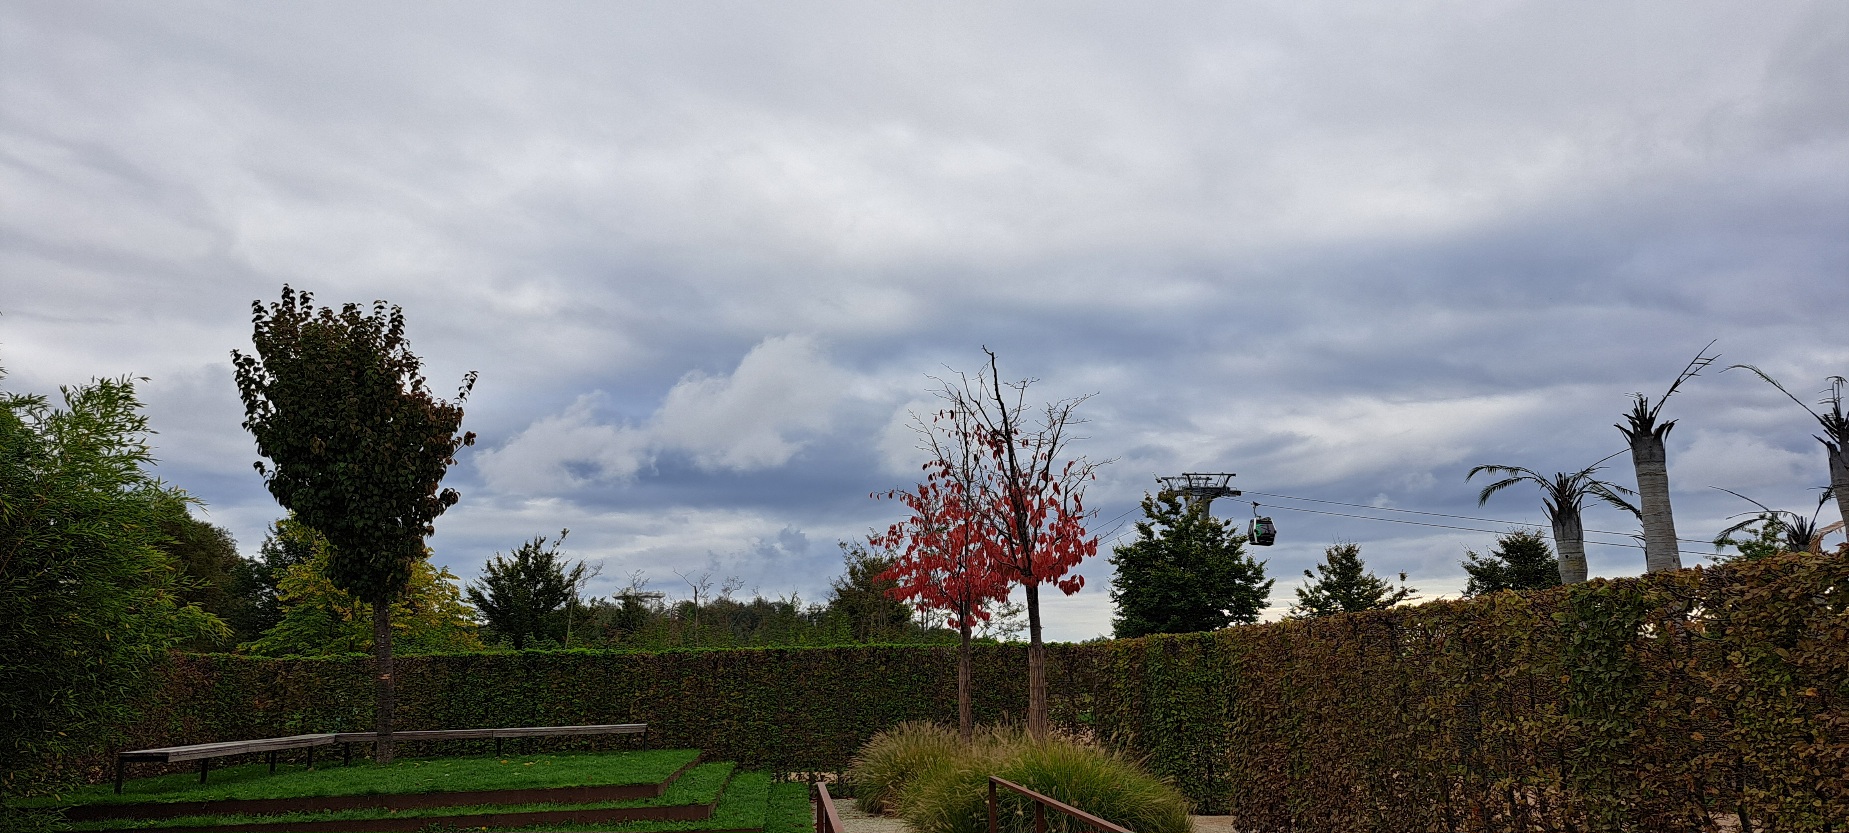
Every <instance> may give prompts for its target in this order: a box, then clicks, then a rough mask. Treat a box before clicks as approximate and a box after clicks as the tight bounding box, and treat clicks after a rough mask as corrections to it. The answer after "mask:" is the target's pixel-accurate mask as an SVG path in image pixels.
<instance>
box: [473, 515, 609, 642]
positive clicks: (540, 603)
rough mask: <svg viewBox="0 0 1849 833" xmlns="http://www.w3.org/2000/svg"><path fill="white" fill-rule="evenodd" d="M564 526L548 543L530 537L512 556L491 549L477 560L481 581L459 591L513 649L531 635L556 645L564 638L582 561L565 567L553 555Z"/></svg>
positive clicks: (581, 580) (582, 577) (582, 572)
mask: <svg viewBox="0 0 1849 833" xmlns="http://www.w3.org/2000/svg"><path fill="white" fill-rule="evenodd" d="M569 531H570V530H561V531H560V532H559V537H558V538H557V539H555V540H553V541H551V542H548V541H547V540H546V537H545V536H543V535H541V536H538V537H535V538H534V539H533V540H531V541H528V542H526V543H524V544H521V545H520V546H519V547H518V548H516V549H515V550H514V551H513V557H512V558H503V557H502V556H501V554H500V553H498V552H497V553H495V554H494V557H493V558H490V559H488V562H487V563H486V564H484V565H482V575H481V580H480V581H478V582H474V583H471V584H470V585H469V589H468V591H467V592H466V594H465V595H466V596H467V598H468V600H469V604H472V605H474V606H475V609H476V610H478V611H480V612H481V616H482V619H483V620H484V621H486V622H487V623H488V630H489V632H490V636H491V637H492V638H493V639H495V640H496V641H506V642H509V643H512V644H513V647H514V650H516V651H518V650H522V649H525V648H527V647H530V646H531V644H532V643H533V642H534V641H536V640H537V641H540V642H543V643H551V644H557V643H558V642H559V641H560V640H561V639H563V638H564V636H565V634H566V628H567V627H568V626H569V624H570V623H569V622H568V621H567V616H569V615H570V610H569V608H568V606H569V605H571V603H572V602H574V601H575V600H576V599H577V593H578V588H579V587H580V586H581V585H582V584H583V583H584V580H585V578H586V575H585V567H584V562H582V561H580V562H578V563H576V564H573V565H570V566H569V567H567V566H566V563H565V561H564V559H562V558H560V557H559V547H560V546H562V545H563V544H564V543H565V536H566V534H567V533H568V532H569Z"/></svg>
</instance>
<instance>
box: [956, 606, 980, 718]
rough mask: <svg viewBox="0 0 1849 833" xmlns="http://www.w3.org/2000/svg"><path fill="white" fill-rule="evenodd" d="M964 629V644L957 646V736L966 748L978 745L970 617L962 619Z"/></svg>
mask: <svg viewBox="0 0 1849 833" xmlns="http://www.w3.org/2000/svg"><path fill="white" fill-rule="evenodd" d="M962 619H963V627H961V628H959V629H958V630H959V631H960V632H961V634H962V636H963V642H962V643H961V644H959V645H958V646H957V734H958V735H959V736H961V737H962V738H963V745H964V746H972V745H974V744H975V743H976V717H975V714H974V712H973V711H972V710H971V708H970V702H969V701H970V673H969V615H968V614H967V613H966V614H964V615H963V617H962Z"/></svg>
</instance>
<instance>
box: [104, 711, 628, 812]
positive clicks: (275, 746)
mask: <svg viewBox="0 0 1849 833" xmlns="http://www.w3.org/2000/svg"><path fill="white" fill-rule="evenodd" d="M578 735H640V736H641V742H642V748H644V749H647V748H648V724H647V723H610V724H603V725H597V726H517V727H512V728H502V729H420V730H417V731H411V732H393V733H392V740H393V741H401V740H488V739H490V738H492V739H493V740H494V754H496V755H499V754H501V742H502V741H503V740H506V739H507V738H539V737H570V736H578ZM378 742H379V736H378V734H377V733H375V732H330V733H326V734H319V735H291V736H289V737H286V738H262V739H259V740H233V741H225V742H222V743H195V744H193V745H191V746H163V747H161V748H159V749H136V750H133V751H130V752H117V753H116V793H117V794H118V795H119V794H121V792H122V778H123V773H124V772H125V770H126V768H127V765H128V764H130V763H136V762H153V763H163V764H170V763H178V762H181V761H198V762H199V783H201V784H203V783H205V774H206V770H207V769H209V768H210V766H211V761H212V759H213V758H222V757H225V756H227V755H247V754H251V753H256V752H264V753H268V755H269V763H270V771H271V772H275V771H276V753H278V752H283V751H287V750H290V749H307V750H308V765H309V766H310V767H313V766H314V764H315V747H317V746H329V745H332V744H336V743H338V744H340V745H341V758H342V759H343V762H344V763H348V764H351V763H353V744H355V743H378Z"/></svg>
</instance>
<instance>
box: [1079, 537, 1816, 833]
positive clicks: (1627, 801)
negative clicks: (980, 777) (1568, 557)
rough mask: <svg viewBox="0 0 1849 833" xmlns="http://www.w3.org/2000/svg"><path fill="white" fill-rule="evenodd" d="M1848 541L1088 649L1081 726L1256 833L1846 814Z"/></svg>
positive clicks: (1773, 825) (1697, 825)
mask: <svg viewBox="0 0 1849 833" xmlns="http://www.w3.org/2000/svg"><path fill="white" fill-rule="evenodd" d="M1846 611H1849V558H1845V557H1844V556H1843V555H1842V554H1837V555H1825V556H1787V557H1780V558H1777V559H1771V560H1767V561H1761V562H1754V563H1746V564H1739V565H1735V566H1730V567H1728V568H1726V569H1708V570H1686V571H1682V572H1678V573H1674V574H1667V575H1660V576H1652V577H1649V578H1645V579H1632V580H1621V581H1595V582H1590V583H1587V584H1580V585H1574V586H1571V587H1566V588H1560V589H1557V590H1553V591H1548V592H1544V593H1535V594H1523V595H1518V594H1514V593H1504V594H1498V595H1494V596H1490V597H1486V598H1480V599H1474V600H1469V601H1451V602H1436V603H1432V604H1426V605H1421V606H1418V607H1412V608H1401V609H1395V610H1387V611H1376V612H1371V613H1364V614H1357V615H1344V616H1335V617H1329V618H1325V619H1315V620H1308V621H1291V622H1282V623H1278V624H1272V625H1263V626H1258V627H1246V628H1233V629H1230V630H1225V631H1219V632H1216V633H1213V634H1200V635H1187V636H1170V637H1152V638H1146V639H1141V640H1126V641H1119V642H1113V643H1109V644H1105V645H1101V646H1099V647H1098V648H1097V654H1098V655H1097V656H1093V657H1090V658H1089V660H1090V661H1091V662H1092V663H1093V664H1094V665H1095V667H1096V668H1097V669H1098V671H1099V680H1100V684H1099V685H1098V686H1097V687H1096V689H1095V690H1094V696H1095V698H1096V699H1095V700H1094V703H1093V714H1092V717H1093V725H1094V727H1095V729H1096V730H1097V731H1098V732H1099V733H1100V734H1101V735H1102V736H1105V737H1110V738H1114V739H1115V741H1116V742H1117V743H1119V744H1122V745H1124V746H1126V747H1128V748H1130V749H1133V750H1135V751H1137V752H1140V753H1142V754H1144V755H1146V756H1147V761H1148V762H1149V764H1150V766H1152V767H1153V768H1155V769H1156V770H1157V771H1158V772H1160V773H1162V774H1165V775H1169V776H1171V777H1174V778H1175V779H1176V780H1177V783H1178V784H1180V785H1182V786H1183V788H1184V789H1185V790H1186V791H1187V792H1188V794H1189V796H1190V797H1191V798H1193V799H1194V800H1195V801H1196V802H1198V803H1199V804H1200V805H1202V806H1204V807H1207V808H1210V809H1214V810H1217V811H1220V812H1226V813H1229V814H1231V815H1233V816H1235V817H1236V824H1237V826H1238V827H1239V828H1240V829H1251V830H1307V831H1348V830H1431V831H1440V830H1444V831H1448V830H1638V831H1659V830H1660V831H1668V830H1711V829H1718V828H1719V827H1721V826H1723V825H1731V824H1734V823H1737V822H1736V820H1735V819H1729V818H1726V817H1728V816H1735V815H1737V816H1738V817H1740V818H1743V819H1744V821H1745V828H1746V829H1751V830H1763V829H1774V830H1845V829H1849V731H1846V730H1849V612H1846Z"/></svg>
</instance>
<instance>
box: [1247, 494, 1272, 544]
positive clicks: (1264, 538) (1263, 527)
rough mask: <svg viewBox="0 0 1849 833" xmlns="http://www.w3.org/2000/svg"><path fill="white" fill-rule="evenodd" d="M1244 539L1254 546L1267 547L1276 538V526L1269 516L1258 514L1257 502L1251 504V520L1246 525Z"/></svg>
mask: <svg viewBox="0 0 1849 833" xmlns="http://www.w3.org/2000/svg"><path fill="white" fill-rule="evenodd" d="M1246 540H1247V541H1250V542H1252V545H1253V546H1255V547H1269V546H1271V545H1272V544H1273V543H1275V542H1276V541H1277V540H1278V527H1277V525H1276V524H1273V523H1272V522H1271V519H1270V518H1267V517H1265V516H1263V515H1260V514H1258V504H1257V503H1256V502H1255V503H1253V504H1252V521H1251V523H1249V524H1247V525H1246Z"/></svg>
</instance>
